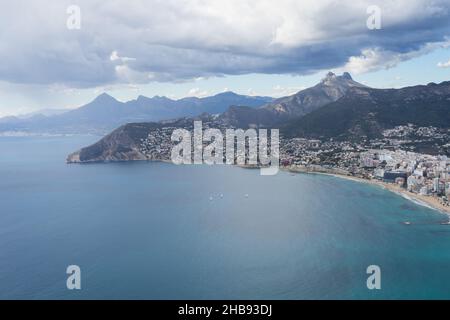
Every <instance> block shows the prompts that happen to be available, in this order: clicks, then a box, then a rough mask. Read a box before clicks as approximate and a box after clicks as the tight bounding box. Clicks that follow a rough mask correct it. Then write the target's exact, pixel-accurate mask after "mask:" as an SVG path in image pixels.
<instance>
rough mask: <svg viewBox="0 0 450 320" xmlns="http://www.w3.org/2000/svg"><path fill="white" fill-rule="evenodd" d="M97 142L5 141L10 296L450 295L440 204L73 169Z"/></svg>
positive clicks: (336, 181)
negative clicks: (73, 282) (75, 275)
mask: <svg viewBox="0 0 450 320" xmlns="http://www.w3.org/2000/svg"><path fill="white" fill-rule="evenodd" d="M98 138H99V137H96V136H60V137H50V136H48V137H0V299H449V298H450V276H449V274H448V273H450V249H449V248H450V226H449V225H442V224H441V223H442V222H446V221H448V217H447V216H445V215H443V214H442V213H439V212H438V211H435V210H432V209H430V208H427V207H423V206H420V205H418V204H415V203H413V202H412V201H409V200H408V199H405V198H403V197H401V196H399V195H397V194H394V193H391V192H389V191H387V190H384V189H382V188H380V187H378V186H373V185H369V184H363V183H359V182H355V181H349V180H345V179H340V178H337V177H332V176H324V175H315V174H291V173H289V172H279V173H278V174H277V175H275V176H261V175H260V173H259V170H257V169H244V168H239V167H234V166H227V165H214V166H208V165H183V166H176V165H173V164H170V163H159V162H123V163H93V164H66V162H65V159H66V157H67V155H68V154H69V153H71V152H73V151H75V150H77V149H79V148H80V147H83V146H86V145H89V144H92V143H94V142H95V141H97V140H98ZM405 222H410V224H405ZM72 265H76V266H78V267H79V268H80V284H81V289H79V290H76V289H75V290H69V289H68V287H67V279H68V278H69V277H70V275H69V274H68V273H67V268H68V266H72ZM370 266H377V267H378V268H379V273H377V281H378V283H379V289H377V288H375V289H373V288H372V289H369V287H370V286H369V287H368V285H367V282H368V278H369V277H370V276H371V273H370V272H369V273H368V272H367V271H368V268H369V267H370ZM369 269H370V268H369ZM370 270H373V269H370Z"/></svg>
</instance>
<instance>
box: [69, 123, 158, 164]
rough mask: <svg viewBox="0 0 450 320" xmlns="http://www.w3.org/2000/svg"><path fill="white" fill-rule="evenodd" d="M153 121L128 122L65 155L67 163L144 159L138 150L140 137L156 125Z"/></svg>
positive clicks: (144, 135) (142, 137)
mask: <svg viewBox="0 0 450 320" xmlns="http://www.w3.org/2000/svg"><path fill="white" fill-rule="evenodd" d="M157 126H158V124H155V123H130V124H126V125H124V126H121V127H120V128H118V129H116V130H114V131H113V132H111V133H110V134H109V135H107V136H105V137H104V138H103V139H101V140H100V141H98V142H97V143H95V144H93V145H91V146H88V147H85V148H82V149H81V150H78V151H76V152H74V153H72V154H70V155H69V156H68V157H67V162H68V163H81V162H100V161H130V160H146V159H147V157H146V156H145V155H144V154H143V153H142V152H141V151H140V143H141V139H145V138H146V137H147V135H148V133H149V132H150V131H151V130H152V129H154V128H155V127H157Z"/></svg>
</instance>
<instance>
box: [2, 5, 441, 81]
mask: <svg viewBox="0 0 450 320" xmlns="http://www.w3.org/2000/svg"><path fill="white" fill-rule="evenodd" d="M373 4H375V5H378V6H379V7H380V9H381V27H382V28H381V29H380V30H369V29H368V28H367V25H366V21H367V19H368V17H369V16H368V14H367V12H366V11H367V7H369V6H370V5H373ZM69 5H78V6H79V7H80V9H81V29H79V30H77V29H74V30H70V29H68V28H67V19H68V17H69V15H68V14H67V12H66V10H67V8H68V7H69ZM0 36H1V41H0V60H1V61H2V63H1V64H0V80H2V81H6V82H12V83H21V84H58V85H67V86H73V87H94V86H99V85H110V84H121V83H125V84H129V83H146V82H150V81H174V82H177V81H185V80H190V79H195V78H198V77H211V76H223V75H239V74H248V73H266V74H309V73H313V72H316V71H319V70H324V69H335V68H344V69H348V70H349V71H352V72H356V73H363V72H370V71H373V70H377V69H380V68H389V67H392V66H394V65H396V64H397V63H399V62H401V61H404V60H408V59H411V58H413V57H415V56H418V55H420V54H423V53H426V52H429V51H430V50H433V49H435V48H436V47H438V46H441V45H445V44H446V43H448V41H449V36H450V3H449V2H448V0H397V1H392V0H384V1H373V0H370V1H366V0H362V1H354V0H343V1H334V0H304V1H298V0H278V1H273V0H227V1H223V0H208V1H206V0H165V1H159V0H149V1H144V0H127V1H125V0H111V1H100V0H78V1H73V0H71V1H66V0H61V1H50V0H40V1H24V0H16V1H10V2H9V3H5V4H2V8H1V10H0Z"/></svg>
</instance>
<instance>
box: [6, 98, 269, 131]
mask: <svg viewBox="0 0 450 320" xmlns="http://www.w3.org/2000/svg"><path fill="white" fill-rule="evenodd" d="M271 101H273V98H270V97H258V96H245V95H239V94H236V93H233V92H224V93H220V94H217V95H214V96H211V97H205V98H196V97H188V98H183V99H180V100H172V99H169V98H167V97H160V96H155V97H153V98H148V97H145V96H139V97H138V98H137V99H135V100H131V101H128V102H120V101H118V100H116V99H115V98H113V97H112V96H110V95H108V94H106V93H103V94H101V95H99V96H98V97H97V98H95V99H94V100H93V101H92V102H90V103H88V104H86V105H84V106H82V107H80V108H77V109H74V110H70V111H65V112H64V111H63V110H54V111H53V113H52V112H50V111H49V110H47V111H46V110H44V111H43V112H38V113H33V114H30V115H27V116H21V117H5V118H0V132H5V131H21V132H29V133H99V134H105V133H107V132H109V131H111V130H113V129H114V128H116V127H118V126H120V125H123V124H126V123H129V122H147V121H160V120H165V119H174V118H179V117H193V116H196V115H199V114H201V113H204V112H208V113H211V114H218V113H222V112H224V111H225V110H227V109H228V107H229V106H231V105H245V106H249V107H252V108H254V107H259V106H262V105H265V104H266V103H268V102H271Z"/></svg>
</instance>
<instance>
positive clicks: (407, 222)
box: [403, 221, 411, 226]
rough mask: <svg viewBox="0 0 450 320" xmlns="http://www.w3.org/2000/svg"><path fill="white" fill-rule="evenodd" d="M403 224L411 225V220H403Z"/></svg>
mask: <svg viewBox="0 0 450 320" xmlns="http://www.w3.org/2000/svg"><path fill="white" fill-rule="evenodd" d="M403 224H406V225H407V226H409V225H411V222H409V221H405V222H403Z"/></svg>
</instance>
